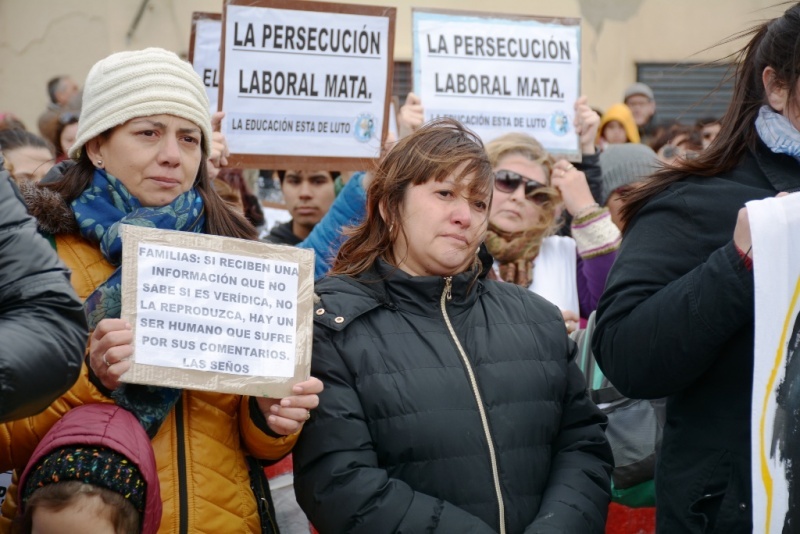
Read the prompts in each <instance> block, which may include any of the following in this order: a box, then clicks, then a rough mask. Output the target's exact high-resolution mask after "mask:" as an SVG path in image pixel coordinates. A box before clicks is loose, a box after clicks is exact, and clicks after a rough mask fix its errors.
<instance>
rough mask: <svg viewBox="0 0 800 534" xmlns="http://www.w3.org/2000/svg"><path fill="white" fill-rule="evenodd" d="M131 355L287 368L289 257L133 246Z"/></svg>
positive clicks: (191, 365)
mask: <svg viewBox="0 0 800 534" xmlns="http://www.w3.org/2000/svg"><path fill="white" fill-rule="evenodd" d="M138 254H139V263H138V288H137V294H136V301H137V313H138V321H137V328H136V346H137V347H141V348H143V349H144V350H142V351H140V352H139V353H138V355H137V358H136V361H137V362H138V363H141V364H146V365H160V366H162V367H178V368H184V369H186V368H188V369H197V370H199V371H220V372H223V373H230V374H237V375H248V376H281V377H289V376H292V375H293V374H294V363H295V362H294V360H295V357H294V354H295V349H296V346H295V324H296V322H297V314H296V310H297V278H298V276H299V270H298V266H297V264H296V263H290V262H283V261H275V260H267V259H260V258H252V257H243V256H236V255H232V254H223V253H218V252H199V251H187V250H185V249H181V248H178V247H164V246H160V245H153V244H148V243H140V244H139V251H138Z"/></svg>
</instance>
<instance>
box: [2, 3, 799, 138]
mask: <svg viewBox="0 0 800 534" xmlns="http://www.w3.org/2000/svg"><path fill="white" fill-rule="evenodd" d="M351 3H359V4H379V5H380V4H382V5H394V6H395V7H397V29H396V45H395V57H396V58H397V59H398V60H409V59H410V58H411V8H412V7H414V6H423V5H424V6H425V7H436V8H446V9H468V10H475V11H485V7H484V6H486V4H487V2H485V1H483V0H425V1H424V2H420V1H415V2H412V1H409V0H394V1H393V2H381V1H379V0H374V1H359V0H352V2H351ZM774 4H776V1H775V0H537V1H536V2H531V1H523V0H493V1H492V2H491V6H492V9H493V10H494V12H498V13H519V14H528V15H544V16H565V17H580V18H581V19H582V58H583V71H582V79H581V83H582V91H583V92H584V93H585V94H587V95H589V97H590V101H591V103H592V104H594V105H597V106H598V107H601V108H605V107H608V106H609V105H611V104H613V103H614V102H617V101H618V100H619V99H620V98H621V94H622V92H623V90H624V88H625V86H627V85H628V84H629V83H631V82H633V81H635V77H636V63H637V62H699V61H709V60H714V59H718V58H721V57H724V56H726V55H728V54H730V53H732V52H733V51H735V50H736V49H737V48H739V47H740V46H741V45H742V44H743V41H741V40H740V41H736V42H732V43H726V44H719V43H720V42H721V41H722V40H724V39H725V38H726V37H729V36H731V35H733V34H735V33H737V32H739V31H742V30H744V29H746V28H749V27H750V26H752V25H753V24H755V23H757V22H759V21H761V20H764V19H770V18H773V17H775V16H778V15H780V14H781V13H782V11H783V10H784V9H785V6H784V7H783V8H781V7H775V5H774ZM141 5H142V0H0V80H2V82H0V112H3V111H12V112H14V113H16V114H17V115H19V116H20V117H21V118H22V120H23V122H25V123H26V124H27V126H28V128H29V129H32V130H34V131H35V129H36V119H37V117H38V115H39V113H41V111H42V110H43V109H44V107H45V106H46V105H47V102H48V97H47V92H46V84H47V80H48V79H49V78H50V77H52V76H54V75H56V74H68V75H70V76H72V77H74V78H75V80H76V81H78V83H79V84H81V85H82V81H83V79H84V78H85V77H86V74H87V72H88V71H89V69H90V68H91V66H92V64H94V63H95V62H96V61H97V60H99V59H101V58H103V57H105V56H107V55H108V54H110V53H113V52H118V51H121V50H136V49H140V48H145V47H148V46H160V47H164V48H167V49H170V50H173V51H175V52H177V53H179V54H183V55H186V54H187V53H188V48H189V36H190V32H191V14H192V12H193V11H208V12H221V10H222V2H221V1H220V0H150V1H149V2H148V4H147V7H146V8H145V10H144V12H143V14H142V17H141V20H140V21H139V24H138V26H137V27H136V29H135V30H134V31H133V33H132V35H130V36H129V35H128V33H129V30H130V28H131V26H132V24H133V21H134V19H135V18H136V15H137V12H138V11H139V8H140V6H141ZM718 44H719V45H718ZM715 45H718V46H715Z"/></svg>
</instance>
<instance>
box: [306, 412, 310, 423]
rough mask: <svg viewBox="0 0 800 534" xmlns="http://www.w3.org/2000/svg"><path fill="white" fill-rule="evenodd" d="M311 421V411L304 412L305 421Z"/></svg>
mask: <svg viewBox="0 0 800 534" xmlns="http://www.w3.org/2000/svg"><path fill="white" fill-rule="evenodd" d="M309 419H311V410H306V421H308V420H309Z"/></svg>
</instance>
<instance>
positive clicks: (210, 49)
mask: <svg viewBox="0 0 800 534" xmlns="http://www.w3.org/2000/svg"><path fill="white" fill-rule="evenodd" d="M221 18H222V17H221V16H220V15H219V14H214V13H194V14H193V15H192V42H191V44H190V46H189V62H190V63H191V64H192V66H193V67H194V70H195V72H196V73H197V74H198V75H200V79H201V80H203V85H205V87H206V95H208V102H209V111H210V112H211V113H214V112H216V111H217V106H218V99H219V54H220V50H219V49H220V43H221V42H222V20H221Z"/></svg>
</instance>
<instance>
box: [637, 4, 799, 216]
mask: <svg viewBox="0 0 800 534" xmlns="http://www.w3.org/2000/svg"><path fill="white" fill-rule="evenodd" d="M746 36H751V38H750V41H749V42H748V43H747V45H745V46H744V48H742V49H741V50H739V51H738V52H736V53H734V54H733V55H732V58H733V59H735V60H736V61H737V63H738V65H737V67H736V72H735V77H736V78H735V79H736V84H735V86H734V89H733V97H732V99H731V103H730V106H729V107H728V110H727V111H726V112H725V115H724V116H723V117H722V119H720V122H721V123H722V129H721V130H720V132H719V135H718V136H717V138H716V139H714V142H712V143H711V145H710V146H709V147H708V148H707V149H705V150H704V151H702V152H701V153H700V154H699V155H698V157H697V158H695V159H686V160H681V161H680V162H679V163H677V164H676V165H672V166H667V167H665V168H664V169H662V170H659V171H658V172H656V173H655V174H653V176H652V177H651V178H650V179H649V180H648V181H647V182H645V183H644V184H643V185H642V186H640V187H637V188H633V189H632V190H631V191H630V192H628V193H627V194H626V195H624V196H623V200H624V201H625V206H624V207H623V209H622V220H623V224H625V226H626V228H628V227H629V226H628V222H630V220H631V219H633V217H634V216H635V215H636V214H637V213H638V212H639V210H640V209H641V208H642V207H643V206H644V205H645V204H647V202H648V201H649V200H650V199H651V198H652V197H654V196H655V195H657V194H659V193H661V192H662V191H664V190H665V189H667V188H668V187H669V186H670V185H671V184H673V183H675V182H677V181H679V180H682V179H683V178H686V177H687V176H690V175H696V176H705V177H710V176H716V175H717V174H721V173H724V172H727V171H730V170H732V169H733V168H734V167H736V165H738V164H739V162H740V161H741V159H742V156H743V155H744V154H745V153H746V152H747V151H748V150H754V149H755V147H756V144H757V140H758V134H757V133H756V129H755V127H754V123H755V120H756V117H757V116H758V110H759V109H760V108H761V106H763V105H764V104H766V103H767V97H766V92H765V91H764V84H763V82H762V79H761V76H762V73H763V72H764V69H765V68H766V67H772V68H773V69H775V77H776V82H777V83H779V84H780V86H781V87H784V88H786V89H787V90H788V95H789V100H790V102H791V101H793V100H794V98H795V95H796V87H797V81H798V78H800V4H796V5H794V6H792V7H791V8H789V9H787V10H786V12H785V13H784V14H783V16H781V17H778V18H775V19H772V20H770V21H768V22H765V23H763V24H761V25H759V26H756V27H754V28H751V29H750V30H747V31H744V32H742V33H740V34H737V35H735V36H733V37H732V38H731V39H728V40H727V41H726V42H730V41H732V40H735V39H739V38H741V37H746Z"/></svg>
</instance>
